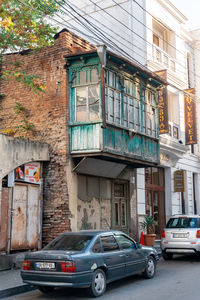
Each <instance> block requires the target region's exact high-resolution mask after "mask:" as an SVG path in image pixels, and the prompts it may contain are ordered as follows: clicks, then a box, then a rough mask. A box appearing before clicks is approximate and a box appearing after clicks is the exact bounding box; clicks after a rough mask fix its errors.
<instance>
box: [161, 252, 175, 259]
mask: <svg viewBox="0 0 200 300" xmlns="http://www.w3.org/2000/svg"><path fill="white" fill-rule="evenodd" d="M162 257H163V258H164V260H171V259H172V258H173V253H166V252H165V251H162Z"/></svg>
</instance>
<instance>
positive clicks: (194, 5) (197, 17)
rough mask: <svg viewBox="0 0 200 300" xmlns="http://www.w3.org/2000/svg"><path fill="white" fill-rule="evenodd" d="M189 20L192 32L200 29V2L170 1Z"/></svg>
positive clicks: (190, 0) (195, 0) (191, 0)
mask: <svg viewBox="0 0 200 300" xmlns="http://www.w3.org/2000/svg"><path fill="white" fill-rule="evenodd" d="M170 1H171V3H172V4H173V5H174V6H176V7H177V8H178V10H179V11H180V12H181V13H182V14H184V15H185V16H186V17H187V18H188V19H189V22H188V26H189V28H190V29H191V30H193V29H198V28H200V1H199V0H170Z"/></svg>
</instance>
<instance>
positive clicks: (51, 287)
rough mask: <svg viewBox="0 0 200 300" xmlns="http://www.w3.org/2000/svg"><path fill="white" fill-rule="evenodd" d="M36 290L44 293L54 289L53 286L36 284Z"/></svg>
mask: <svg viewBox="0 0 200 300" xmlns="http://www.w3.org/2000/svg"><path fill="white" fill-rule="evenodd" d="M37 288H38V290H39V291H40V292H42V293H44V294H49V293H51V292H53V291H54V287H53V286H38V287H37Z"/></svg>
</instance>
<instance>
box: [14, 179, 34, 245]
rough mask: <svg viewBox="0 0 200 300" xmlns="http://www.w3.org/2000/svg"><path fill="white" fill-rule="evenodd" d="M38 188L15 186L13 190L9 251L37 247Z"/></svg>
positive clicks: (23, 185) (22, 185)
mask: <svg viewBox="0 0 200 300" xmlns="http://www.w3.org/2000/svg"><path fill="white" fill-rule="evenodd" d="M38 224H39V186H33V185H28V184H27V185H25V184H15V186H14V190H13V205H12V221H11V250H19V249H33V248H37V247H38Z"/></svg>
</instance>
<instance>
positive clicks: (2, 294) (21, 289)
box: [0, 284, 36, 299]
mask: <svg viewBox="0 0 200 300" xmlns="http://www.w3.org/2000/svg"><path fill="white" fill-rule="evenodd" d="M35 289H36V288H35V287H34V286H32V285H29V284H23V285H19V286H16V287H13V288H8V289H5V290H2V291H0V299H2V298H6V297H10V296H13V295H18V294H22V293H25V292H29V291H32V290H35Z"/></svg>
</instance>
